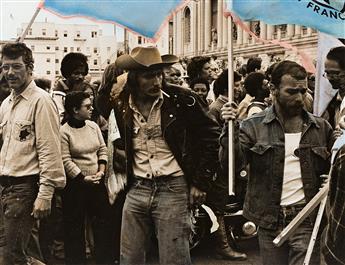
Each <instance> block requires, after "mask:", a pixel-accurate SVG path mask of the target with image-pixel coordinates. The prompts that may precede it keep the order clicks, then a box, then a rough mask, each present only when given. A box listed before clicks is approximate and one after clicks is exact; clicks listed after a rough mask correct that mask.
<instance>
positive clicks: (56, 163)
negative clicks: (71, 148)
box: [0, 81, 66, 199]
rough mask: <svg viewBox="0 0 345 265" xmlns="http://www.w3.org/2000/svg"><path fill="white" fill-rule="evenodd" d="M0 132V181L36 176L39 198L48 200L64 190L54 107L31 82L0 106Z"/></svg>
mask: <svg viewBox="0 0 345 265" xmlns="http://www.w3.org/2000/svg"><path fill="white" fill-rule="evenodd" d="M0 133H1V137H2V141H3V145H2V148H1V153H0V178H1V176H12V177H23V176H28V175H35V174H39V176H40V191H39V196H42V197H45V198H48V199H49V198H51V196H52V194H53V192H54V188H56V187H64V185H65V181H66V178H65V173H64V169H63V164H62V158H61V143H60V134H59V119H58V113H57V108H56V106H55V104H54V102H53V100H52V98H51V97H50V96H49V94H48V93H47V92H45V91H44V90H42V89H40V88H39V87H37V86H36V84H35V83H34V81H32V82H31V83H30V84H29V85H28V87H27V88H26V89H25V90H24V91H23V92H22V93H21V94H20V95H15V93H14V92H13V91H12V93H11V95H10V96H9V97H8V98H6V99H5V101H4V102H3V104H2V105H1V107H0Z"/></svg>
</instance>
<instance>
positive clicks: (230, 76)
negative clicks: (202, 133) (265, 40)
mask: <svg viewBox="0 0 345 265" xmlns="http://www.w3.org/2000/svg"><path fill="white" fill-rule="evenodd" d="M227 19H228V88H229V89H228V99H229V102H233V100H234V93H233V83H234V81H233V80H234V69H233V61H234V58H233V38H232V33H233V32H232V31H233V30H232V16H231V15H229V16H227ZM228 133H229V134H228V135H229V137H228V138H229V143H228V144H229V145H228V146H229V150H228V152H229V195H235V167H234V165H235V163H234V161H235V154H234V145H233V143H234V141H233V139H234V121H232V120H231V121H229V132H228Z"/></svg>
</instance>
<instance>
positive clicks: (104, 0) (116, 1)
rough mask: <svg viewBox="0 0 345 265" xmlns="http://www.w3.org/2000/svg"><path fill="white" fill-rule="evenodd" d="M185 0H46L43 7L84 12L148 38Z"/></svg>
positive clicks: (72, 13)
mask: <svg viewBox="0 0 345 265" xmlns="http://www.w3.org/2000/svg"><path fill="white" fill-rule="evenodd" d="M182 2H183V1H181V0H45V1H44V3H43V5H42V6H43V8H44V9H46V10H48V11H52V12H53V13H57V14H61V15H63V16H82V17H88V18H94V19H97V20H102V21H108V22H114V23H116V24H120V25H122V26H125V27H127V28H129V29H130V30H132V31H134V32H137V33H139V34H140V35H143V36H145V37H148V38H154V37H155V35H156V33H158V32H159V30H160V27H161V26H162V23H163V22H164V21H165V20H166V19H167V18H168V16H169V15H170V14H171V12H172V11H174V10H175V9H176V8H177V7H178V6H179V4H181V3H182Z"/></svg>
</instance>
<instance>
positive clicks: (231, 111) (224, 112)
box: [221, 102, 238, 122]
mask: <svg viewBox="0 0 345 265" xmlns="http://www.w3.org/2000/svg"><path fill="white" fill-rule="evenodd" d="M237 116H238V106H237V104H236V103H235V102H227V103H225V104H224V106H223V107H222V108H221V117H222V119H223V120H225V121H226V122H228V121H234V120H236V119H237Z"/></svg>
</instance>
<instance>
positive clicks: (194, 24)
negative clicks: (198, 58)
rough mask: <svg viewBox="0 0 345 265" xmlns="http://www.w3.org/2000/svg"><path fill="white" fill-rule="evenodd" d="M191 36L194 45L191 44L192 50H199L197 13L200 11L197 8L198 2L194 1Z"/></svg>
mask: <svg viewBox="0 0 345 265" xmlns="http://www.w3.org/2000/svg"><path fill="white" fill-rule="evenodd" d="M191 4H192V6H191V20H192V21H191V22H192V23H191V24H192V25H191V35H192V36H191V37H192V43H191V44H192V46H191V50H192V51H197V50H198V32H197V31H198V23H197V13H198V9H197V5H196V2H192V3H191Z"/></svg>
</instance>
